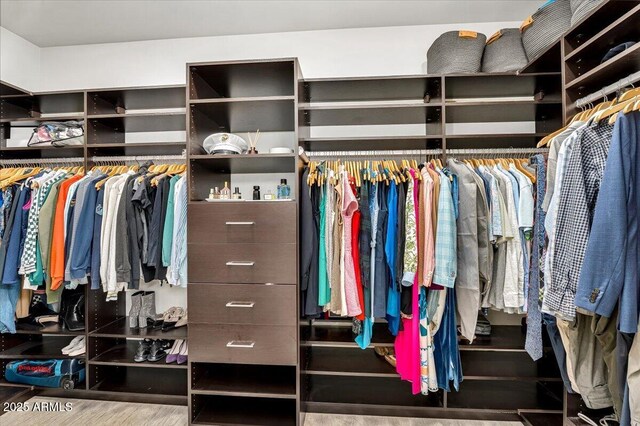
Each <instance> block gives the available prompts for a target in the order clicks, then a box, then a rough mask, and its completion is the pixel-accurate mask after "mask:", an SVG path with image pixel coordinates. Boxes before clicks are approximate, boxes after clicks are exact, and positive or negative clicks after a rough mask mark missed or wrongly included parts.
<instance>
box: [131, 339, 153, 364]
mask: <svg viewBox="0 0 640 426" xmlns="http://www.w3.org/2000/svg"><path fill="white" fill-rule="evenodd" d="M150 350H151V339H144V340H140V342H139V343H138V349H137V350H136V354H135V355H134V356H133V360H134V361H135V362H145V361H146V360H147V359H148V358H149V351H150Z"/></svg>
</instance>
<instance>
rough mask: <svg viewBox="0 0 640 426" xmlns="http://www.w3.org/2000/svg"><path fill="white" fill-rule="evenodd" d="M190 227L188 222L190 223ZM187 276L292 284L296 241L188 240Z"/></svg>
mask: <svg viewBox="0 0 640 426" xmlns="http://www.w3.org/2000/svg"><path fill="white" fill-rule="evenodd" d="M189 227H191V225H189ZM188 253H189V255H188V256H189V280H190V281H192V282H198V283H231V284H236V283H240V284H245V283H274V284H295V283H296V281H297V279H296V275H297V272H296V271H297V268H296V263H297V245H296V244H265V243H261V244H191V243H190V244H189V247H188Z"/></svg>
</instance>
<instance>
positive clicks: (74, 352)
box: [67, 336, 87, 356]
mask: <svg viewBox="0 0 640 426" xmlns="http://www.w3.org/2000/svg"><path fill="white" fill-rule="evenodd" d="M86 343H87V341H86V339H85V338H84V336H82V340H79V343H78V344H77V345H76V346H74V347H73V348H71V349H70V350H69V352H67V355H68V356H80V355H84V354H85V353H86V352H87V345H86Z"/></svg>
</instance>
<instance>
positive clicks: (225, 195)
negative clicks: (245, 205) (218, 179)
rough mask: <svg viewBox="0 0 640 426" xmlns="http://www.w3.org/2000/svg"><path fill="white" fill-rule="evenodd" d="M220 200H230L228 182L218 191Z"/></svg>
mask: <svg viewBox="0 0 640 426" xmlns="http://www.w3.org/2000/svg"><path fill="white" fill-rule="evenodd" d="M220 199H221V200H230V199H231V189H229V182H225V183H224V188H222V189H221V190H220Z"/></svg>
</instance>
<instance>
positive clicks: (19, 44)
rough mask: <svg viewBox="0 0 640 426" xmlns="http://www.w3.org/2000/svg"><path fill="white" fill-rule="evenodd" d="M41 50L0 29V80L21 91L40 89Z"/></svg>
mask: <svg viewBox="0 0 640 426" xmlns="http://www.w3.org/2000/svg"><path fill="white" fill-rule="evenodd" d="M40 52H41V49H40V48H39V47H38V46H36V45H35V44H32V43H29V42H28V41H27V40H25V39H23V38H22V37H20V36H17V35H16V34H14V33H12V32H11V31H9V30H7V29H4V28H2V27H0V80H3V81H6V82H7V83H11V84H13V85H14V86H18V87H20V88H22V89H26V90H33V89H34V88H37V87H40V81H41V80H42V78H41V77H42V76H41V75H40Z"/></svg>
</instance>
